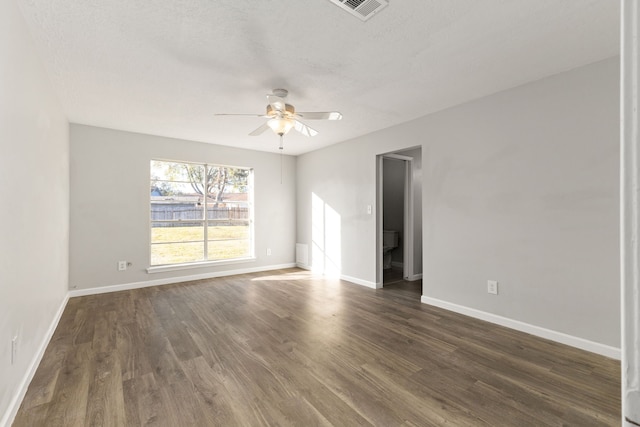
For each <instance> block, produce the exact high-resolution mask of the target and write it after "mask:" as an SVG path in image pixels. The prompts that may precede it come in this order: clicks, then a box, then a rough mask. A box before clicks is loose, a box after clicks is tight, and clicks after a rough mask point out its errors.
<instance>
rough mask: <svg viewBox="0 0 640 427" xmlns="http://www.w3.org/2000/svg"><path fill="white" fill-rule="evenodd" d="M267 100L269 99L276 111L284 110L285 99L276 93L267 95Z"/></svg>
mask: <svg viewBox="0 0 640 427" xmlns="http://www.w3.org/2000/svg"><path fill="white" fill-rule="evenodd" d="M267 101H269V105H271V108H273V109H274V110H276V111H284V110H285V104H286V103H285V102H284V99H282V98H280V97H279V96H276V95H267Z"/></svg>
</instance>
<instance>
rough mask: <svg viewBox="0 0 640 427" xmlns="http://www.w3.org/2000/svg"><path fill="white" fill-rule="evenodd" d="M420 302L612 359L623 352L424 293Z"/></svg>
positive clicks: (617, 357)
mask: <svg viewBox="0 0 640 427" xmlns="http://www.w3.org/2000/svg"><path fill="white" fill-rule="evenodd" d="M420 302H422V303H424V304H429V305H433V306H436V307H440V308H444V309H445V310H449V311H453V312H456V313H460V314H464V315H466V316H470V317H474V318H476V319H480V320H485V321H487V322H491V323H495V324H497V325H501V326H506V327H507V328H511V329H515V330H517V331H521V332H526V333H528V334H531V335H535V336H538V337H541V338H546V339H548V340H551V341H555V342H559V343H561V344H566V345H569V346H571V347H576V348H579V349H582V350H586V351H590V352H592V353H597V354H600V355H602V356H606V357H610V358H612V359H616V360H620V356H621V352H620V349H619V348H616V347H611V346H608V345H606V344H600V343H597V342H593V341H589V340H586V339H584V338H579V337H575V336H573V335H568V334H565V333H563V332H558V331H553V330H551V329H546V328H542V327H540V326H535V325H531V324H529V323H525V322H521V321H519V320H514V319H509V318H507V317H502V316H498V315H497V314H493V313H487V312H486V311H481V310H476V309H475V308H470V307H465V306H463V305H458V304H454V303H452V302H448V301H443V300H440V299H437V298H431V297H427V296H424V295H422V297H420Z"/></svg>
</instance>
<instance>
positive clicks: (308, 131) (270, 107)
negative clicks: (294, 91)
mask: <svg viewBox="0 0 640 427" xmlns="http://www.w3.org/2000/svg"><path fill="white" fill-rule="evenodd" d="M288 94H289V91H287V90H286V89H273V91H272V93H270V94H268V95H267V101H268V102H269V103H268V104H267V112H266V114H215V115H216V116H244V117H262V118H265V119H269V120H268V121H267V122H266V123H264V124H263V125H262V126H260V127H259V128H257V129H256V130H254V131H253V132H251V133H250V134H249V135H251V136H258V135H260V134H262V133H263V132H264V131H266V130H267V129H271V130H273V131H274V132H275V133H276V134H277V135H280V141H281V146H280V148H281V149H282V137H283V136H284V135H286V134H287V132H289V131H290V130H291V129H295V130H296V131H298V132H300V133H301V134H303V135H305V136H316V135H317V134H318V131H317V130H315V129H313V128H310V127H309V126H307V125H306V124H304V123H302V122H301V121H300V119H304V120H341V119H342V114H340V113H339V112H337V111H328V112H307V113H299V112H296V109H295V107H294V106H293V105H291V104H287V102H286V101H285V98H286V97H287V95H288Z"/></svg>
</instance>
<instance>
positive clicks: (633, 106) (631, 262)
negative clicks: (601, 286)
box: [620, 0, 640, 426]
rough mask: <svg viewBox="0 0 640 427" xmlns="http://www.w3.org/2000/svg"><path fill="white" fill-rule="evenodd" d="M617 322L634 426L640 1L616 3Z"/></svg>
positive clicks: (625, 402)
mask: <svg viewBox="0 0 640 427" xmlns="http://www.w3.org/2000/svg"><path fill="white" fill-rule="evenodd" d="M620 33H621V37H620V47H621V49H620V50H621V55H620V59H621V63H620V83H621V86H620V115H621V120H620V282H621V286H620V297H621V303H620V319H621V340H622V361H621V364H620V365H621V368H622V369H621V372H622V378H621V382H622V384H621V385H622V387H621V388H622V394H621V398H622V418H623V419H624V420H625V421H624V425H625V426H632V425H639V423H640V325H639V324H640V260H639V258H640V246H639V244H638V238H639V237H640V199H639V197H638V186H639V185H640V112H639V107H640V79H639V78H638V73H639V72H640V66H639V62H640V40H639V39H638V34H639V33H640V1H639V0H628V1H623V2H622V9H621V26H620Z"/></svg>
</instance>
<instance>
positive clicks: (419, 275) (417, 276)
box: [407, 273, 422, 282]
mask: <svg viewBox="0 0 640 427" xmlns="http://www.w3.org/2000/svg"><path fill="white" fill-rule="evenodd" d="M407 280H408V281H409V282H415V281H416V280H422V273H420V274H414V275H413V276H409V277H407Z"/></svg>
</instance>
